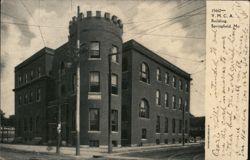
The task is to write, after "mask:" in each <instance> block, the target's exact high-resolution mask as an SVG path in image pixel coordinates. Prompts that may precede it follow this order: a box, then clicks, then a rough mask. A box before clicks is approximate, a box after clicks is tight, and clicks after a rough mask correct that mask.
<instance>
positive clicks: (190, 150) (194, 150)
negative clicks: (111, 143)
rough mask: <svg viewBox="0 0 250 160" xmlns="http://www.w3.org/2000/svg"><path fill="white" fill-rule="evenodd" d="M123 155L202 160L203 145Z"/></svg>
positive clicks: (176, 159) (141, 157) (203, 154)
mask: <svg viewBox="0 0 250 160" xmlns="http://www.w3.org/2000/svg"><path fill="white" fill-rule="evenodd" d="M121 156H125V157H137V158H140V159H154V160H156V159H164V160H204V159H205V150H204V145H199V146H188V147H178V148H171V149H168V148H166V149H160V150H153V151H143V152H133V153H126V154H122V155H121Z"/></svg>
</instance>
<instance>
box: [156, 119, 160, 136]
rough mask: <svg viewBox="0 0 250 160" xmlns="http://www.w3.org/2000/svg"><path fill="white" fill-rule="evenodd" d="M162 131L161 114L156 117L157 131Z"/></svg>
mask: <svg viewBox="0 0 250 160" xmlns="http://www.w3.org/2000/svg"><path fill="white" fill-rule="evenodd" d="M160 132H161V119H160V116H157V117H156V133H160Z"/></svg>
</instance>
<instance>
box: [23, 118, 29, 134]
mask: <svg viewBox="0 0 250 160" xmlns="http://www.w3.org/2000/svg"><path fill="white" fill-rule="evenodd" d="M27 129H28V124H27V119H26V118H25V119H24V121H23V130H24V131H27Z"/></svg>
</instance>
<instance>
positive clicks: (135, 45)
mask: <svg viewBox="0 0 250 160" xmlns="http://www.w3.org/2000/svg"><path fill="white" fill-rule="evenodd" d="M131 49H134V50H136V51H138V52H139V53H140V54H142V55H144V56H146V57H148V58H149V59H151V60H153V61H155V62H156V63H159V64H161V65H163V66H164V67H165V68H168V69H169V70H171V71H173V72H175V73H176V74H178V75H180V76H182V77H184V78H186V79H188V80H192V79H191V77H190V74H189V73H187V72H185V71H184V70H182V69H180V68H179V67H177V66H176V65H174V64H172V63H170V62H169V61H167V60H166V59H164V58H162V57H161V56H159V55H157V54H156V53H154V52H153V51H151V50H149V49H148V48H146V47H145V46H143V45H142V44H140V43H138V42H136V41H135V40H133V39H131V40H129V41H127V42H125V43H123V51H128V50H131Z"/></svg>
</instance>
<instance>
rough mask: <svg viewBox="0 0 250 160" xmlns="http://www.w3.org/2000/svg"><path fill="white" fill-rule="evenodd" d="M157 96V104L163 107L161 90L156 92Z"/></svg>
mask: <svg viewBox="0 0 250 160" xmlns="http://www.w3.org/2000/svg"><path fill="white" fill-rule="evenodd" d="M155 96H156V104H158V105H161V92H160V90H157V91H156V93H155Z"/></svg>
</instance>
